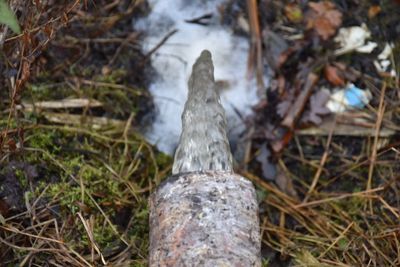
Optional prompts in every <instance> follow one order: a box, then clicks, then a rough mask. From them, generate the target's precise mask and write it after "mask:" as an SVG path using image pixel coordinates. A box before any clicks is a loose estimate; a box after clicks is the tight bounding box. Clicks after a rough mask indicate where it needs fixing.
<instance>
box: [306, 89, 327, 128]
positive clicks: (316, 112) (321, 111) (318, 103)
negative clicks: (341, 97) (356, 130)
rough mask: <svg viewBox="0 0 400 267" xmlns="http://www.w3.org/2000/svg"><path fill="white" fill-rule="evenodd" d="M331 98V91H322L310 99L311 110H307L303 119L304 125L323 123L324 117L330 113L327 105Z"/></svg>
mask: <svg viewBox="0 0 400 267" xmlns="http://www.w3.org/2000/svg"><path fill="white" fill-rule="evenodd" d="M329 97H330V93H329V90H327V89H321V90H319V91H318V92H316V93H315V94H313V95H312V96H311V97H310V109H309V110H307V111H306V112H305V113H304V115H303V117H302V119H301V122H302V123H308V122H311V123H314V124H315V125H319V124H321V123H322V118H321V116H322V115H327V114H329V113H331V112H330V110H329V109H328V108H326V106H325V104H326V102H328V100H329Z"/></svg>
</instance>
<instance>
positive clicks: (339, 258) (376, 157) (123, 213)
mask: <svg viewBox="0 0 400 267" xmlns="http://www.w3.org/2000/svg"><path fill="white" fill-rule="evenodd" d="M112 2H113V3H110V1H105V0H104V1H96V3H93V1H80V0H76V1H57V4H53V5H50V4H46V3H47V2H46V1H10V5H11V6H12V8H14V10H17V14H18V19H19V24H20V25H21V28H22V29H23V31H22V33H21V34H19V35H15V34H14V33H11V32H7V33H8V34H6V37H4V39H3V40H0V44H1V45H2V47H3V49H2V53H1V58H2V62H1V63H0V65H1V66H0V70H1V73H2V75H1V77H0V86H1V89H2V90H0V265H1V266H16V265H18V266H44V265H46V264H49V265H54V266H61V265H63V266H65V265H68V266H102V265H109V266H146V263H147V254H148V246H149V241H148V230H149V229H148V207H147V198H148V196H149V194H151V192H152V191H154V189H155V188H156V187H157V185H158V184H159V183H160V181H161V180H162V179H163V178H164V177H166V176H168V175H169V174H170V169H171V163H172V159H171V157H169V156H167V155H165V154H163V153H160V152H158V151H156V150H155V149H154V148H153V147H152V146H150V145H149V144H147V143H146V141H144V139H143V138H142V137H141V134H140V132H139V130H138V129H139V125H145V124H146V123H147V122H148V121H149V120H150V119H151V115H149V114H151V113H152V112H151V111H152V100H151V97H150V96H149V94H148V91H147V90H146V88H147V86H148V80H149V78H148V76H147V75H146V74H148V73H151V67H150V65H149V60H148V57H146V55H143V54H142V52H141V50H140V38H139V34H138V33H132V28H131V20H132V18H136V17H138V16H140V15H143V14H145V13H146V12H147V5H146V3H145V1H123V0H121V1H118V0H117V1H112ZM0 3H3V1H0ZM14 4H15V6H13V5H14ZM383 7H384V6H382V8H383ZM295 11H296V12H297V13H296V14H297V15H298V10H297V9H296V10H295ZM385 12H386V11H385ZM296 18H297V17H296ZM0 22H2V21H1V20H0ZM0 30H1V31H3V30H4V26H1V27H0ZM1 36H2V35H1V34H0V39H1V38H3V37H1ZM398 47H399V46H398V44H397V48H396V49H398ZM392 60H395V59H392ZM396 63H397V64H395V65H396V66H399V65H400V64H399V63H398V62H396ZM397 68H398V67H397ZM317 71H319V70H317ZM396 71H397V75H396V77H391V76H390V77H380V78H379V82H377V83H375V82H374V83H372V82H369V84H370V88H371V90H372V93H373V96H374V100H373V101H372V102H371V105H370V106H369V107H368V109H369V112H370V114H371V116H372V118H373V120H374V124H373V126H374V129H379V128H380V125H381V124H380V122H382V121H383V122H386V123H387V125H389V126H390V127H392V129H397V130H396V131H397V133H398V131H399V128H398V123H399V121H400V115H399V114H400V110H399V108H398V103H399V100H398V99H399V98H398V95H400V93H399V92H400V91H399V76H398V73H399V70H398V69H397V70H396ZM363 78H364V77H363ZM366 79H367V78H366ZM370 80H371V79H370ZM372 80H373V79H372ZM375 80H376V79H375ZM66 99H67V100H74V101H76V102H73V104H71V102H68V103H67V104H66V103H65V102H63V101H65V100H66ZM395 99H397V100H395ZM43 101H51V102H46V103H45V102H43ZM32 103H33V104H32ZM29 104H31V105H29ZM379 118H381V119H379ZM389 120H390V122H388V121H389ZM396 127H397V128H396ZM399 147H400V144H399V141H398V135H397V136H396V134H394V135H390V136H386V137H380V136H379V131H377V133H376V134H374V135H372V136H364V137H350V136H344V137H338V136H332V135H331V134H328V135H327V136H320V135H315V136H301V135H298V136H296V137H295V138H293V140H292V141H291V142H290V143H289V144H288V145H287V147H286V149H285V150H284V151H283V152H282V156H281V158H279V160H278V162H277V165H278V166H279V170H280V174H281V175H283V176H281V177H286V178H285V179H283V183H287V178H288V179H290V181H293V183H292V185H291V186H293V189H294V190H295V194H293V191H291V190H283V189H282V188H285V186H282V183H279V181H275V183H272V182H269V181H267V180H265V179H262V178H260V177H262V171H261V170H260V169H261V168H260V166H259V165H258V163H256V162H255V160H253V159H254V158H255V157H256V156H257V155H258V154H259V153H260V150H259V149H258V148H257V147H256V146H255V144H253V149H252V150H251V152H252V153H250V154H251V155H250V156H249V161H248V165H246V167H249V170H248V171H245V170H246V168H244V167H243V168H238V172H239V173H241V174H242V175H243V176H245V177H247V178H249V179H250V180H252V181H253V182H254V184H255V185H256V187H257V189H258V196H259V202H260V214H261V228H262V235H263V251H262V254H263V257H264V261H263V262H264V263H263V264H264V266H268V264H271V265H272V264H273V263H276V262H279V264H282V265H281V266H285V265H286V266H287V265H289V264H291V265H293V266H367V265H373V266H396V265H397V266H398V265H399V264H400V258H399V255H400V241H399V240H400V229H399V220H400V210H399V207H400V176H399V173H400V169H399V168H400V167H399V164H398V162H399V157H400V148H399ZM277 184H278V185H277ZM288 187H290V186H288V185H287V186H286V188H288ZM291 192H292V193H291Z"/></svg>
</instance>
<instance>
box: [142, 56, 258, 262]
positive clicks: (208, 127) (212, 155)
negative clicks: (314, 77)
mask: <svg viewBox="0 0 400 267" xmlns="http://www.w3.org/2000/svg"><path fill="white" fill-rule="evenodd" d="M213 72H214V67H213V64H212V59H211V53H210V52H208V51H203V52H202V53H201V55H200V57H199V58H198V59H197V61H196V63H195V64H194V65H193V70H192V75H191V77H190V80H189V95H188V100H187V102H186V104H185V109H184V111H183V114H182V134H181V139H180V144H179V146H178V148H177V151H176V154H175V161H174V166H173V171H172V172H173V174H174V175H173V176H171V177H169V178H168V179H166V181H164V182H163V183H162V184H161V185H160V186H159V188H158V189H157V190H156V191H155V192H154V193H153V194H152V195H151V197H150V254H149V255H150V256H149V265H150V266H210V267H211V266H213V267H214V266H243V267H247V266H261V256H260V248H261V238H260V229H259V219H258V204H257V200H256V192H255V189H254V186H253V184H252V183H251V182H250V181H248V180H247V179H245V178H243V177H241V176H239V175H236V174H234V173H233V171H232V155H231V152H230V148H229V143H228V139H227V137H226V132H225V128H226V119H225V112H224V109H223V107H222V106H221V104H220V99H219V95H218V93H217V91H216V90H215V83H214V73H213Z"/></svg>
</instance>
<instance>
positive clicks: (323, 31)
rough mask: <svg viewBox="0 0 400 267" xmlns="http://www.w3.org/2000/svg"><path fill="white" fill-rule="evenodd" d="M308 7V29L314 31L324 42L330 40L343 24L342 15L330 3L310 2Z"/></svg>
mask: <svg viewBox="0 0 400 267" xmlns="http://www.w3.org/2000/svg"><path fill="white" fill-rule="evenodd" d="M308 5H309V7H310V10H309V12H308V18H307V25H306V28H307V29H314V30H315V32H316V33H317V34H318V35H319V36H320V37H321V38H322V39H323V40H328V39H329V38H330V37H331V36H333V35H334V34H335V33H336V30H337V28H338V27H339V26H340V25H341V24H342V13H340V12H339V11H338V10H337V9H336V8H335V5H334V4H333V3H332V2H329V1H323V2H310V3H309V4H308Z"/></svg>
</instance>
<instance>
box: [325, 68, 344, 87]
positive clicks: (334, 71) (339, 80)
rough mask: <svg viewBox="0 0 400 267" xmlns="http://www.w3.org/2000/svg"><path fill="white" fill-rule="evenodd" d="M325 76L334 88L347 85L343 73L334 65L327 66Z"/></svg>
mask: <svg viewBox="0 0 400 267" xmlns="http://www.w3.org/2000/svg"><path fill="white" fill-rule="evenodd" d="M324 75H325V79H327V80H328V81H329V82H330V83H331V84H332V85H334V86H344V85H345V84H346V81H345V80H344V78H343V75H342V73H341V71H340V70H339V69H338V68H336V67H334V66H332V65H329V64H327V65H326V66H325V68H324Z"/></svg>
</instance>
